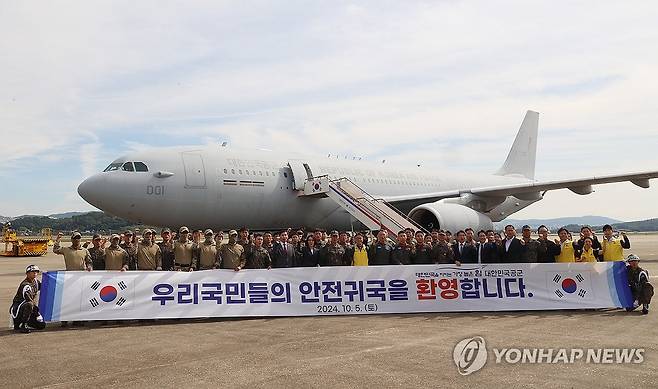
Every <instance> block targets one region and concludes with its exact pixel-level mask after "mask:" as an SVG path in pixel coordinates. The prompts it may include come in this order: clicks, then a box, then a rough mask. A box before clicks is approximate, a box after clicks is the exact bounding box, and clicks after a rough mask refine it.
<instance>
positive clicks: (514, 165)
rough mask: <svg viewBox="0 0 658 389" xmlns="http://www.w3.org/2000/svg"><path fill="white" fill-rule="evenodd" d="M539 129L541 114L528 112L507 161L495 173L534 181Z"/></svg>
mask: <svg viewBox="0 0 658 389" xmlns="http://www.w3.org/2000/svg"><path fill="white" fill-rule="evenodd" d="M538 127H539V112H535V111H528V112H526V114H525V117H524V118H523V123H521V128H519V132H518V133H517V134H516V138H515V139H514V144H512V148H511V149H510V151H509V154H508V155H507V159H506V160H505V163H503V166H501V167H500V169H498V171H497V172H496V173H495V174H496V175H499V176H511V175H516V176H523V177H525V178H527V179H530V180H534V178H535V160H536V157H537V130H538Z"/></svg>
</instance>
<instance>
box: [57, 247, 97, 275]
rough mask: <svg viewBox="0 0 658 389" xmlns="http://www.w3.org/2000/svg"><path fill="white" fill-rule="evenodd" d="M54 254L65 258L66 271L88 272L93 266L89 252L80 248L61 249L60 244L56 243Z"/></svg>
mask: <svg viewBox="0 0 658 389" xmlns="http://www.w3.org/2000/svg"><path fill="white" fill-rule="evenodd" d="M53 253H55V254H60V255H63V256H64V264H65V266H66V270H87V267H89V266H92V263H91V256H90V255H89V250H87V249H86V248H84V247H82V246H80V247H79V248H77V249H76V248H73V247H72V246H71V247H61V246H60V244H59V242H55V245H54V246H53Z"/></svg>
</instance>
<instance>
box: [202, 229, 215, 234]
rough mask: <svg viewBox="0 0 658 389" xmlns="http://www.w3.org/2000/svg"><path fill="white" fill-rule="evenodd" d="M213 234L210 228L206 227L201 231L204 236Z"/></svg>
mask: <svg viewBox="0 0 658 389" xmlns="http://www.w3.org/2000/svg"><path fill="white" fill-rule="evenodd" d="M214 234H215V233H214V232H212V230H211V229H210V228H208V229H207V230H206V231H205V232H204V233H203V235H205V236H208V235H214Z"/></svg>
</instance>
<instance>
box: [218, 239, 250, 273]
mask: <svg viewBox="0 0 658 389" xmlns="http://www.w3.org/2000/svg"><path fill="white" fill-rule="evenodd" d="M219 256H220V257H221V258H222V261H221V263H220V267H221V268H222V269H235V268H237V267H238V266H240V264H241V263H242V260H244V259H246V258H245V255H244V248H243V247H242V246H241V245H239V244H237V243H233V244H231V243H224V244H223V245H221V246H219Z"/></svg>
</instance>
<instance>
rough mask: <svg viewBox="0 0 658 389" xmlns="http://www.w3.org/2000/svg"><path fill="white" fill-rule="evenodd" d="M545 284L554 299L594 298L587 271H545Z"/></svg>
mask: <svg viewBox="0 0 658 389" xmlns="http://www.w3.org/2000/svg"><path fill="white" fill-rule="evenodd" d="M546 277H547V280H546V285H547V286H548V290H549V291H552V292H551V296H552V297H553V298H554V299H555V300H591V299H593V298H594V296H593V291H592V282H591V280H590V274H589V272H588V271H580V272H577V271H570V272H555V273H553V272H551V273H547V276H546Z"/></svg>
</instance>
